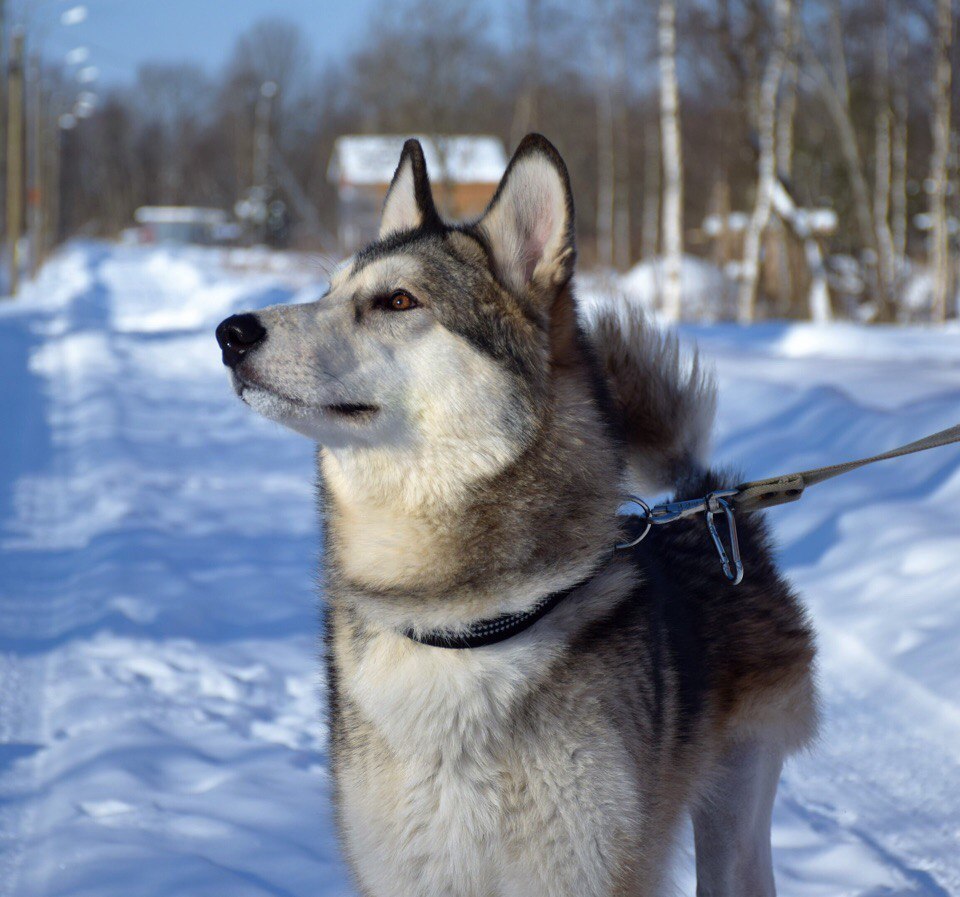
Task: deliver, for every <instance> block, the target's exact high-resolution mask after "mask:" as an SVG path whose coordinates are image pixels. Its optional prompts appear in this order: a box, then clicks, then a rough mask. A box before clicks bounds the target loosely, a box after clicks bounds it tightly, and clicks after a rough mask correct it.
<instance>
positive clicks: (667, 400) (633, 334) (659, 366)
mask: <svg viewBox="0 0 960 897" xmlns="http://www.w3.org/2000/svg"><path fill="white" fill-rule="evenodd" d="M588 333H589V336H590V341H591V343H592V344H593V347H594V351H595V353H596V355H597V357H598V359H599V360H600V363H601V365H602V367H603V372H604V374H605V375H606V380H607V383H608V384H609V387H610V392H611V396H612V399H613V403H614V407H615V413H616V419H617V421H618V423H619V425H620V427H621V428H622V431H623V436H624V441H625V443H626V447H627V461H628V464H629V465H630V473H631V475H632V476H633V477H634V479H635V482H636V484H637V486H638V487H639V488H640V489H641V490H642V491H644V492H645V493H646V494H648V495H650V494H655V493H657V492H661V491H665V490H668V489H672V488H673V487H674V485H675V484H676V482H677V480H678V478H679V477H681V476H683V475H684V474H685V473H686V472H687V471H690V470H700V469H703V467H704V466H705V465H706V461H707V453H708V450H709V447H710V436H711V433H712V430H713V420H714V416H715V414H716V409H717V394H716V387H715V385H714V383H713V380H712V378H711V377H710V376H709V375H708V374H707V373H706V372H705V371H704V369H703V366H702V365H701V363H700V359H699V357H698V356H697V355H696V354H693V355H692V356H691V357H689V358H684V356H683V354H682V353H681V351H680V346H679V343H678V341H677V338H676V336H675V335H674V334H672V333H664V332H662V331H659V330H657V328H655V327H653V326H651V325H650V323H649V322H648V321H647V320H646V318H645V317H644V315H643V313H642V312H641V311H640V310H639V309H637V308H636V307H634V306H631V305H629V304H627V302H626V301H624V302H623V304H622V305H621V306H619V307H613V306H607V307H606V308H604V309H602V310H601V311H598V312H597V313H595V314H594V316H593V319H592V320H591V321H590V322H589V327H588Z"/></svg>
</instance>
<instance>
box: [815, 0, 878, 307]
mask: <svg viewBox="0 0 960 897" xmlns="http://www.w3.org/2000/svg"><path fill="white" fill-rule="evenodd" d="M834 9H836V10H837V12H836V16H835V17H834V19H833V26H834V27H833V28H832V29H831V31H832V32H834V31H837V30H838V29H839V28H840V18H839V16H840V13H839V5H838V4H835V5H834ZM830 44H831V47H832V48H833V51H834V56H835V57H836V56H837V54H839V58H834V59H833V61H832V65H831V69H832V72H833V77H831V73H830V72H829V71H828V70H827V67H826V66H825V65H824V63H823V62H822V61H821V60H820V58H819V56H818V55H817V53H816V51H815V50H814V48H813V46H812V44H811V43H810V41H809V39H808V38H806V36H804V37H803V43H802V47H801V50H802V53H803V60H804V62H805V71H806V72H807V74H809V75H810V77H811V79H812V80H813V83H814V84H815V86H816V88H817V91H818V93H819V94H820V96H821V98H822V99H823V102H824V105H825V107H826V110H827V113H828V114H829V116H830V118H831V120H832V122H833V125H834V127H835V129H836V134H837V138H838V142H839V148H840V152H841V154H842V156H843V161H844V165H845V167H846V169H847V176H848V179H849V182H850V192H851V194H852V199H853V212H854V218H855V220H856V222H857V231H858V233H859V236H860V240H861V245H862V246H863V247H864V249H865V250H866V262H867V270H868V273H869V278H870V281H871V286H872V291H873V294H874V296H875V297H876V298H877V299H878V300H879V304H880V306H881V308H885V307H886V305H887V302H888V297H889V284H887V283H886V282H884V281H883V280H882V279H881V278H882V274H883V272H882V270H880V269H879V267H878V265H877V260H878V259H879V257H880V249H879V245H878V240H877V231H876V228H875V226H874V217H873V208H872V203H871V197H870V188H869V186H868V184H867V176H866V173H865V170H864V166H863V157H862V155H861V152H860V141H859V139H858V135H857V127H856V123H855V121H854V118H853V114H852V112H851V109H850V87H849V81H848V77H847V73H846V71H847V68H846V57H845V54H844V51H843V38H842V34H841V35H840V36H839V37H835V38H834V39H832V40H831V41H830Z"/></svg>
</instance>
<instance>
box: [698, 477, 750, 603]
mask: <svg viewBox="0 0 960 897" xmlns="http://www.w3.org/2000/svg"><path fill="white" fill-rule="evenodd" d="M736 494H737V490H736V489H728V490H726V491H723V492H711V493H710V494H709V495H708V496H707V497H706V499H705V502H706V518H707V530H708V531H709V533H710V537H711V538H712V539H713V544H714V545H715V546H716V548H717V554H719V555H720V566H721V567H722V568H723V574H724V576H726V577H727V579H729V580H730V582H732V583H733V584H734V585H735V586H736V585H740V583H741V582H742V581H743V559H742V558H741V557H740V540H739V538H738V537H737V518H736V517H735V516H734V514H733V508H732V507H730V503H729V502H728V501H727V499H728V498H730V497H731V496H733V495H736ZM721 511H722V512H723V515H724V517H726V519H727V534H728V536H729V538H730V556H729V557H728V556H727V550H726V548H724V546H723V540H722V539H721V538H720V534H719V533H718V532H717V525H716V524H715V523H714V522H713V518H714V517H715V516H716V515H717V514H719V513H720V512H721Z"/></svg>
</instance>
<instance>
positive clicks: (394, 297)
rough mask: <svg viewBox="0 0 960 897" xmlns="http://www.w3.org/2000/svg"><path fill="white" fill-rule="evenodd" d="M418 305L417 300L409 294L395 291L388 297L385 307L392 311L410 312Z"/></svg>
mask: <svg viewBox="0 0 960 897" xmlns="http://www.w3.org/2000/svg"><path fill="white" fill-rule="evenodd" d="M417 304H418V303H417V300H416V299H414V298H413V296H411V295H410V294H409V293H405V292H404V291H403V290H395V291H394V292H392V293H391V294H390V295H389V296H388V297H387V301H386V302H385V303H384V306H385V307H386V308H388V309H390V311H410V309H411V308H416V307H417Z"/></svg>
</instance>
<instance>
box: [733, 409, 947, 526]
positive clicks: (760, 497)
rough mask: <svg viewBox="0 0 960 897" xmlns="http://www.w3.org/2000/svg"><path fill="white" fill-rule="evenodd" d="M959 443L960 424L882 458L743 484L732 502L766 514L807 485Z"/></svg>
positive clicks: (789, 499)
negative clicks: (877, 463)
mask: <svg viewBox="0 0 960 897" xmlns="http://www.w3.org/2000/svg"><path fill="white" fill-rule="evenodd" d="M956 442H960V424H957V425H956V426H954V427H948V428H947V429H946V430H941V431H940V432H939V433H933V434H932V435H930V436H925V437H924V438H923V439H918V440H917V441H916V442H910V443H908V444H907V445H902V446H900V448H895V449H891V450H890V451H889V452H884V453H883V454H882V455H874V456H873V457H871V458H861V459H860V460H859V461H845V462H844V463H843V464H832V465H830V466H829V467H815V468H814V469H813V470H804V471H801V472H800V473H788V474H784V475H783V476H779V477H769V478H768V479H765V480H753V481H752V482H749V483H741V484H740V485H739V486H737V492H736V495H734V496H732V497H731V498H730V499H729V500H730V501H732V502H733V506H734V508H735V509H736V510H738V511H762V510H763V509H764V508H772V507H774V506H775V505H783V504H786V503H787V502H791V501H796V500H797V499H798V498H800V496H801V495H803V490H804V489H806V488H807V486H813V485H815V484H817V483H822V482H823V481H824V480H829V479H832V478H833V477H837V476H840V474H842V473H847V472H849V471H851V470H856V469H857V468H858V467H865V466H866V465H867V464H874V463H876V462H877V461H887V460H888V459H890V458H900V457H902V456H903V455H912V454H913V453H914V452H922V451H925V450H926V449H932V448H939V447H940V446H942V445H951V444H953V443H956Z"/></svg>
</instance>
